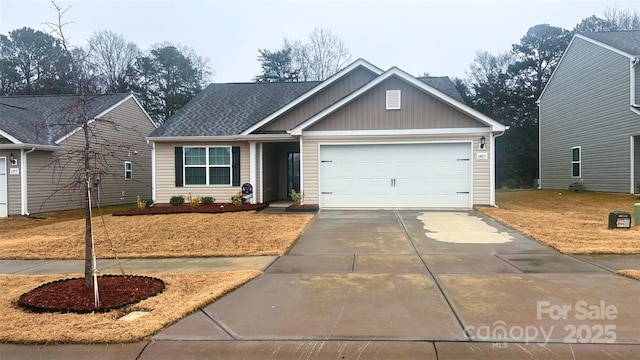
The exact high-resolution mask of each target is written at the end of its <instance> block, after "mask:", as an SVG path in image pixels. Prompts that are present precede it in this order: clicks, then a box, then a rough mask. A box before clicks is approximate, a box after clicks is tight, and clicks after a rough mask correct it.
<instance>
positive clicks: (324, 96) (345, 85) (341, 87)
mask: <svg viewBox="0 0 640 360" xmlns="http://www.w3.org/2000/svg"><path fill="white" fill-rule="evenodd" d="M375 77H376V75H375V74H374V73H372V72H371V71H370V70H368V69H366V68H364V67H359V68H357V69H355V70H353V71H351V73H349V74H347V75H345V76H344V77H343V78H341V79H339V80H337V81H336V82H335V83H333V84H331V85H329V86H328V87H327V88H326V89H323V90H321V91H320V92H319V93H317V94H315V95H314V96H312V97H311V98H309V99H307V100H305V101H303V102H302V103H301V104H298V105H297V106H295V107H293V108H292V109H291V110H289V111H287V112H286V113H284V114H283V115H281V116H280V117H279V118H277V119H275V120H273V121H271V122H269V123H268V124H266V125H265V126H263V127H262V128H260V129H259V130H258V131H282V130H291V129H293V128H294V127H296V126H297V125H298V124H300V123H302V122H303V121H305V120H307V119H308V118H310V117H311V116H313V115H315V114H317V113H318V112H320V111H321V110H324V109H325V108H327V107H329V106H330V105H332V104H333V103H335V102H336V101H338V100H339V99H341V98H342V97H344V96H346V95H347V94H349V93H351V92H353V91H354V90H356V89H357V88H359V87H361V86H362V85H364V84H366V83H367V82H369V81H371V80H372V79H373V78H375Z"/></svg>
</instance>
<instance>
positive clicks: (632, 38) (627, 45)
mask: <svg viewBox="0 0 640 360" xmlns="http://www.w3.org/2000/svg"><path fill="white" fill-rule="evenodd" d="M577 36H578V37H582V38H587V39H591V40H595V41H597V42H599V43H602V44H604V45H607V46H610V47H612V48H614V49H617V50H620V51H622V52H624V53H626V54H627V55H630V56H639V55H640V30H626V31H606V32H593V33H584V34H578V35H577Z"/></svg>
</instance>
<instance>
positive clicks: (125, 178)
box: [0, 94, 156, 217]
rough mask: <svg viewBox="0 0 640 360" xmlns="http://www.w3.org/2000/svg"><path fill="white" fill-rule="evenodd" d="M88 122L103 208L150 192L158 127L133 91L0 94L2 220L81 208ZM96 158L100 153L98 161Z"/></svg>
mask: <svg viewBox="0 0 640 360" xmlns="http://www.w3.org/2000/svg"><path fill="white" fill-rule="evenodd" d="M85 115H86V117H87V118H86V120H87V121H89V122H90V126H89V129H90V136H91V142H92V147H93V149H94V150H96V151H97V153H98V155H96V156H94V157H92V159H91V161H92V165H93V166H99V164H102V168H97V169H96V170H95V171H96V174H94V175H95V178H94V179H92V181H93V182H94V185H95V186H94V190H95V193H96V195H97V199H98V200H99V201H100V205H104V206H106V205H116V204H126V203H129V204H130V203H135V202H136V197H137V195H140V196H141V197H142V198H143V199H150V197H151V147H150V145H149V144H148V143H147V142H146V140H145V137H146V136H147V135H149V133H151V132H152V131H153V130H155V128H156V126H155V125H154V123H153V121H152V120H151V118H150V117H149V116H148V114H147V113H146V111H145V110H144V109H143V108H142V107H141V106H140V103H139V102H138V101H137V100H136V98H135V97H134V96H133V95H131V94H110V95H101V96H91V97H80V96H76V95H50V96H8V97H1V98H0V217H6V216H8V215H29V213H40V212H48V211H59V210H68V209H78V208H81V207H82V206H83V201H84V198H85V193H84V191H83V190H84V187H83V186H82V185H81V184H74V181H73V180H72V179H75V178H77V175H78V172H80V174H82V172H83V171H84V170H83V168H84V167H83V157H82V154H81V153H82V151H83V150H82V149H83V147H84V144H85V140H84V132H83V131H82V128H81V123H82V122H83V121H84V120H83V119H84V116H85ZM97 157H101V158H102V159H101V160H98V159H97Z"/></svg>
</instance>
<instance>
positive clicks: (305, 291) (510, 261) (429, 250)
mask: <svg viewBox="0 0 640 360" xmlns="http://www.w3.org/2000/svg"><path fill="white" fill-rule="evenodd" d="M630 258H631V259H633V258H635V259H638V258H639V257H637V256H636V257H630ZM596 260H597V259H596V258H589V257H583V258H581V259H579V258H575V257H571V256H566V255H562V254H559V253H558V252H556V251H555V250H553V249H551V248H549V247H547V246H545V245H542V244H540V243H538V242H536V241H533V240H531V239H528V238H526V237H524V236H522V235H521V234H519V233H517V232H515V231H513V230H511V229H509V228H506V227H504V226H502V225H500V224H498V223H496V222H495V221H493V220H491V219H489V218H486V217H484V216H483V215H480V214H479V213H477V212H474V211H458V212H453V211H451V212H448V211H440V212H438V211H414V210H398V211H394V210H370V211H364V210H363V211H356V210H353V211H337V210H333V211H327V210H323V211H321V212H320V213H318V215H317V216H316V217H315V218H314V219H313V220H312V222H311V223H310V224H309V226H308V227H307V229H306V230H305V232H304V233H303V234H302V236H301V238H300V239H299V241H298V242H297V243H296V244H295V246H293V247H292V249H291V251H290V252H289V253H288V254H286V255H284V256H281V257H279V258H278V259H277V260H276V261H274V262H273V263H272V264H271V265H270V266H268V267H267V268H266V269H265V273H264V275H262V276H260V277H259V278H257V279H255V280H253V281H251V282H250V283H248V284H246V285H244V286H243V287H241V288H239V289H237V290H236V291H234V292H232V293H230V294H228V295H226V296H225V297H223V298H222V299H219V300H218V301H216V302H215V303H213V304H211V305H209V306H207V307H205V308H203V309H201V310H200V311H197V312H195V313H194V314H192V315H190V316H188V317H186V318H185V319H183V320H181V321H179V322H178V323H176V324H174V325H172V326H170V327H168V328H167V329H165V330H163V331H161V332H160V333H159V334H157V335H156V336H154V338H153V340H152V341H150V342H140V343H136V344H126V345H118V346H113V345H111V346H108V345H97V346H89V345H66V346H60V347H52V346H44V347H40V346H29V347H25V346H19V345H2V346H0V357H1V358H3V359H5V358H7V359H11V358H25V356H26V358H39V357H45V356H46V357H48V358H56V359H57V358H60V359H62V358H70V357H73V358H92V359H124V358H127V359H176V358H181V359H200V358H223V359H227V358H229V359H231V358H233V359H236V358H238V359H265V358H275V359H336V358H337V359H360V360H363V359H392V358H393V359H400V358H402V359H440V360H442V359H519V358H531V359H576V358H577V359H602V358H611V359H638V358H639V357H640V311H638V309H639V305H640V282H638V281H636V280H631V279H628V278H624V277H621V276H617V275H615V274H613V273H612V272H611V271H610V270H607V269H608V268H609V269H610V268H615V259H608V260H606V261H605V262H604V263H603V262H602V261H600V262H598V265H594V264H595V263H596V262H597V261H596ZM607 261H608V262H607ZM602 264H604V265H602Z"/></svg>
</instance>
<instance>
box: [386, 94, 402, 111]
mask: <svg viewBox="0 0 640 360" xmlns="http://www.w3.org/2000/svg"><path fill="white" fill-rule="evenodd" d="M400 95H401V94H400V90H387V101H386V104H387V110H399V109H400V103H401V101H400V100H401V99H400Z"/></svg>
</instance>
